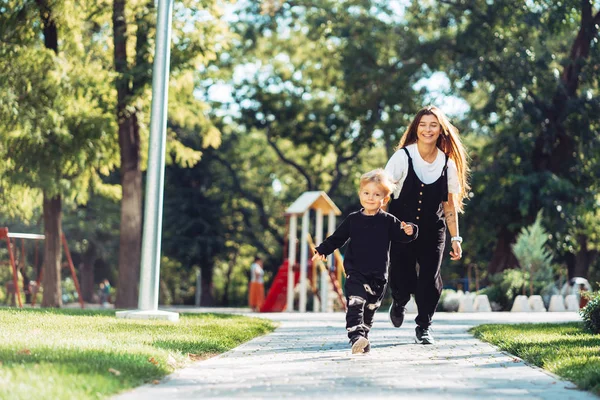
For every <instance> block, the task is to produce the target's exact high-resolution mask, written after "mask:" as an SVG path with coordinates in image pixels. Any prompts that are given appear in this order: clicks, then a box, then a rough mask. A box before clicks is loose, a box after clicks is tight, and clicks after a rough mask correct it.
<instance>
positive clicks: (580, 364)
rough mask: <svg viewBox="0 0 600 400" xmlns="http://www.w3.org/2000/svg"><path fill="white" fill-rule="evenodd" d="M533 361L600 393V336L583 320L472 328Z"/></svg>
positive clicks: (489, 340)
mask: <svg viewBox="0 0 600 400" xmlns="http://www.w3.org/2000/svg"><path fill="white" fill-rule="evenodd" d="M470 332H471V333H473V334H474V335H475V337H477V338H479V339H481V340H484V341H486V342H490V343H492V344H494V345H496V346H498V347H499V348H500V349H502V350H505V351H507V352H509V353H511V354H514V355H516V356H518V357H520V358H522V359H523V360H525V361H527V362H528V363H530V364H534V365H536V366H538V367H541V368H544V369H545V370H547V371H550V372H552V373H554V374H556V375H558V376H561V377H563V378H565V379H567V380H570V381H572V382H573V383H575V384H576V385H577V386H578V387H579V388H581V389H584V390H589V391H592V392H594V393H596V394H600V335H594V334H592V333H588V332H586V331H584V330H583V324H582V323H576V322H574V323H568V324H517V325H481V326H478V327H475V328H472V329H471V330H470Z"/></svg>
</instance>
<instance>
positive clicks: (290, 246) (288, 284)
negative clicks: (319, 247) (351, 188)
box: [261, 191, 346, 312]
mask: <svg viewBox="0 0 600 400" xmlns="http://www.w3.org/2000/svg"><path fill="white" fill-rule="evenodd" d="M311 211H312V212H314V218H315V230H314V231H315V232H314V233H315V239H316V240H315V242H316V243H318V244H320V243H321V242H322V241H323V217H324V215H327V216H328V225H327V234H328V235H331V234H332V233H333V232H334V230H335V228H336V223H335V220H336V216H339V215H341V211H340V210H339V209H338V208H337V206H336V205H335V204H334V203H333V201H332V200H331V199H330V198H329V196H327V194H326V193H325V192H322V191H311V192H305V193H303V194H302V195H301V196H300V197H299V198H298V199H297V200H296V201H294V202H293V203H292V205H290V206H289V207H288V209H287V210H286V220H287V221H286V222H287V224H286V226H287V231H288V241H287V253H288V257H287V259H286V260H284V262H283V263H282V265H281V266H280V267H279V270H278V272H277V274H276V276H275V278H274V280H273V283H272V284H271V288H270V290H269V293H268V294H267V297H266V299H265V303H264V305H263V307H262V308H261V312H273V311H284V310H286V311H288V312H291V311H294V289H295V288H296V287H297V286H298V292H299V301H298V311H300V312H306V304H307V294H308V291H309V290H308V289H309V288H310V293H312V295H313V311H322V312H327V311H331V310H330V309H329V308H330V306H329V304H330V302H329V299H330V296H331V294H332V293H334V295H335V296H336V297H337V299H338V300H339V302H340V304H341V305H342V307H343V308H345V307H346V304H345V298H344V295H343V292H342V281H341V279H342V272H343V262H342V257H341V255H340V253H339V251H336V253H334V254H332V255H330V256H329V257H328V261H327V264H326V265H325V263H323V262H321V261H317V262H315V263H313V262H311V261H310V258H311V256H312V254H313V250H314V248H315V244H314V243H313V240H312V237H311V235H310V234H309V221H310V217H311ZM299 216H302V227H301V235H300V240H299V245H300V252H299V255H300V263H298V262H297V260H296V258H297V257H296V256H297V254H298V253H297V242H298V217H299ZM285 253H286V251H285V250H284V254H285ZM309 284H310V286H309Z"/></svg>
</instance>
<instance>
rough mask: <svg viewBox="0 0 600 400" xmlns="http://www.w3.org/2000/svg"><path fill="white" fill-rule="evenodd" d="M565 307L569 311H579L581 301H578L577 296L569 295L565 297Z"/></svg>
mask: <svg viewBox="0 0 600 400" xmlns="http://www.w3.org/2000/svg"><path fill="white" fill-rule="evenodd" d="M565 307H566V308H567V311H579V301H577V295H575V294H569V295H567V296H566V297H565Z"/></svg>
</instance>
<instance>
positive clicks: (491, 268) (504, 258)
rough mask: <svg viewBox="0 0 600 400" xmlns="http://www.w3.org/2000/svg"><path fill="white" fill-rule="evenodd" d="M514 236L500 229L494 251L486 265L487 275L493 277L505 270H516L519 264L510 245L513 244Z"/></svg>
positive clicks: (504, 229)
mask: <svg viewBox="0 0 600 400" xmlns="http://www.w3.org/2000/svg"><path fill="white" fill-rule="evenodd" d="M515 238H516V234H514V233H512V232H509V231H507V230H506V228H502V230H501V231H500V233H499V234H498V240H497V242H496V247H495V249H494V254H493V255H492V259H491V260H490V263H489V264H488V274H489V275H493V274H497V273H498V272H502V271H504V270H505V269H509V268H516V267H518V265H519V263H518V261H517V258H516V257H515V255H514V254H513V251H512V244H513V243H514V242H515Z"/></svg>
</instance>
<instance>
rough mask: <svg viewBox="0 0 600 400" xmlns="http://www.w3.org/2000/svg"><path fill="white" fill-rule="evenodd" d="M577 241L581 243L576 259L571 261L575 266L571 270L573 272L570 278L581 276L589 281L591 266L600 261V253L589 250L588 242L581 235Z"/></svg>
mask: <svg viewBox="0 0 600 400" xmlns="http://www.w3.org/2000/svg"><path fill="white" fill-rule="evenodd" d="M577 241H578V242H579V251H578V252H577V253H576V254H575V257H573V258H572V259H571V260H569V261H572V262H573V265H572V266H570V268H569V270H570V271H572V275H571V276H569V278H573V277H576V276H581V277H583V278H586V279H587V277H588V274H589V270H590V265H594V264H595V263H596V260H597V259H598V251H596V250H589V249H588V240H587V237H586V236H584V235H579V236H578V237H577Z"/></svg>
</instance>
